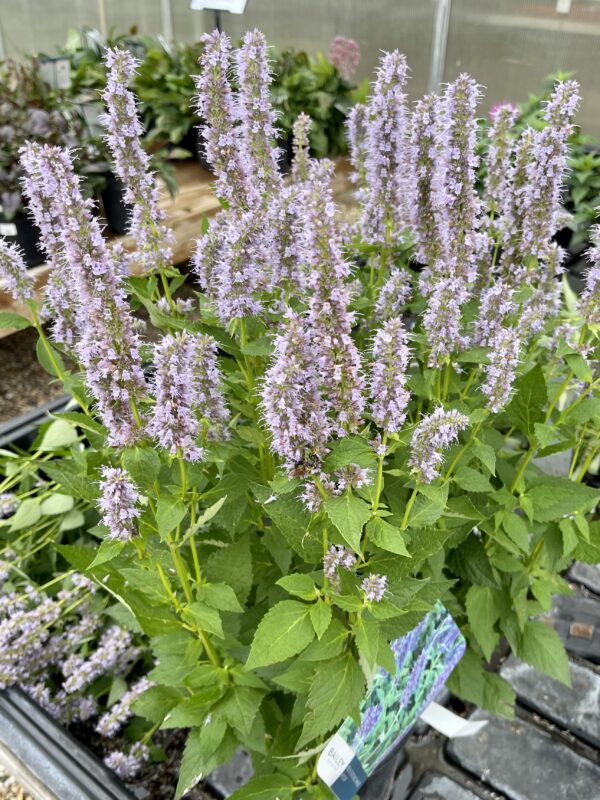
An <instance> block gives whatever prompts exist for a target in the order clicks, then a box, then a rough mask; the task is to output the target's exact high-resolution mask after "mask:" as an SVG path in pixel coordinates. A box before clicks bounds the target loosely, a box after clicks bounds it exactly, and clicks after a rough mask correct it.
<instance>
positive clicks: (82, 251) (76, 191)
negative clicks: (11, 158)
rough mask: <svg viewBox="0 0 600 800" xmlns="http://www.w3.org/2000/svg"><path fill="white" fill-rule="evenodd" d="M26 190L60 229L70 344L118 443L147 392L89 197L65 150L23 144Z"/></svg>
mask: <svg viewBox="0 0 600 800" xmlns="http://www.w3.org/2000/svg"><path fill="white" fill-rule="evenodd" d="M21 163H22V164H23V167H24V168H25V171H26V173H27V176H28V178H29V179H30V185H29V191H30V197H33V198H35V200H34V202H38V203H39V206H40V207H43V208H47V209H48V214H51V215H52V216H53V218H54V219H55V221H56V225H57V229H58V230H59V231H60V241H61V246H62V249H63V252H64V258H65V261H66V262H67V263H68V264H69V271H70V275H71V276H72V279H73V283H74V289H75V292H76V294H77V299H78V307H79V308H81V309H85V320H82V322H81V332H80V334H79V339H78V341H77V344H76V352H77V355H78V356H79V359H80V360H81V363H82V365H83V368H84V371H85V375H86V379H87V383H88V386H89V388H90V390H91V392H92V395H93V396H94V397H95V399H96V401H97V404H98V411H99V413H100V416H101V418H102V422H103V423H104V425H105V426H106V428H107V429H108V432H109V442H110V443H111V444H113V445H115V446H124V445H127V444H131V443H133V442H135V441H136V440H137V439H138V438H139V437H140V435H141V433H142V429H141V425H140V423H141V420H140V418H139V415H138V414H137V411H136V407H137V404H138V401H139V400H140V398H141V396H143V395H144V394H145V392H146V381H145V378H144V373H143V370H142V365H141V356H140V340H139V337H138V334H137V333H136V332H135V330H134V327H133V319H132V316H131V314H130V311H129V307H128V304H127V298H126V295H125V291H124V289H123V286H122V275H121V273H120V272H119V271H118V268H117V265H116V264H115V261H114V260H113V258H111V255H110V254H109V252H108V249H107V246H106V242H105V240H104V238H103V236H102V232H101V230H100V226H99V224H98V221H97V219H96V218H95V217H94V216H93V214H92V204H91V201H90V200H86V199H84V198H83V196H82V194H81V189H80V186H79V180H78V178H77V177H76V176H75V173H74V171H73V163H72V161H71V157H70V155H69V153H68V151H66V150H63V149H61V148H59V147H52V146H50V145H39V144H34V143H30V144H28V145H27V146H26V147H24V148H23V149H22V151H21Z"/></svg>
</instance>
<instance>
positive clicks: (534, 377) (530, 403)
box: [506, 364, 548, 438]
mask: <svg viewBox="0 0 600 800" xmlns="http://www.w3.org/2000/svg"><path fill="white" fill-rule="evenodd" d="M514 388H515V394H514V397H513V399H512V400H511V402H510V403H509V405H508V406H507V408H506V412H507V414H508V416H509V418H510V420H511V422H512V423H513V424H514V425H515V426H516V427H517V428H518V429H519V430H520V431H522V433H524V434H526V436H528V437H530V438H531V437H533V436H534V434H535V423H536V422H543V421H544V407H545V405H546V403H547V402H548V392H547V390H546V379H545V376H544V371H543V369H542V368H541V366H540V365H539V364H536V366H535V367H534V368H533V369H531V370H530V371H529V372H527V373H526V374H525V375H522V376H521V377H520V378H517V380H516V381H515V385H514Z"/></svg>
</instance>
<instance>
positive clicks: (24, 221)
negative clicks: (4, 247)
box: [0, 211, 45, 267]
mask: <svg viewBox="0 0 600 800" xmlns="http://www.w3.org/2000/svg"><path fill="white" fill-rule="evenodd" d="M0 224H1V225H2V229H1V230H2V232H3V237H4V239H6V241H7V242H10V243H11V244H16V245H18V246H19V247H20V248H21V250H22V251H23V254H24V256H25V263H26V264H27V266H28V267H37V266H38V264H42V263H43V262H44V261H45V257H44V254H43V252H42V249H41V247H40V232H39V230H38V229H37V228H36V226H35V225H34V224H33V222H32V220H31V219H30V218H29V215H28V214H26V213H25V212H23V211H17V213H16V214H15V216H14V217H13V218H12V219H10V220H7V219H6V218H5V217H4V216H3V215H2V214H0ZM13 231H14V233H12V232H13Z"/></svg>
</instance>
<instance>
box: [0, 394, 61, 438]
mask: <svg viewBox="0 0 600 800" xmlns="http://www.w3.org/2000/svg"><path fill="white" fill-rule="evenodd" d="M70 403H71V398H70V397H69V396H68V395H64V396H63V397H58V398H56V400H51V401H50V402H49V403H45V404H44V405H43V406H38V407H37V408H34V409H32V410H31V411H28V412H27V413H26V414H21V415H20V416H18V417H13V418H12V419H9V420H7V421H6V422H2V423H0V447H7V446H8V445H11V444H12V445H14V446H15V447H19V448H21V450H28V449H29V447H31V445H32V444H33V441H34V439H35V437H36V436H37V433H38V429H39V427H40V425H41V424H42V423H43V422H47V421H48V414H52V413H56V412H59V411H66V410H67V408H68V407H69V406H70ZM72 408H73V406H72V405H71V409H72Z"/></svg>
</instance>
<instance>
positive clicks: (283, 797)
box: [229, 775, 294, 800]
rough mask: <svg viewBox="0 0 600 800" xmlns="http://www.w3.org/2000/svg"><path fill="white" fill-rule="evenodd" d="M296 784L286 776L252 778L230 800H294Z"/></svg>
mask: <svg viewBox="0 0 600 800" xmlns="http://www.w3.org/2000/svg"><path fill="white" fill-rule="evenodd" d="M293 795H294V782H293V780H292V779H291V778H288V777H287V776H285V775H262V776H261V777H259V778H251V779H250V780H249V781H248V783H246V784H245V785H244V786H242V788H241V789H238V790H237V791H235V792H234V793H233V794H231V795H229V800H292V797H293Z"/></svg>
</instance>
